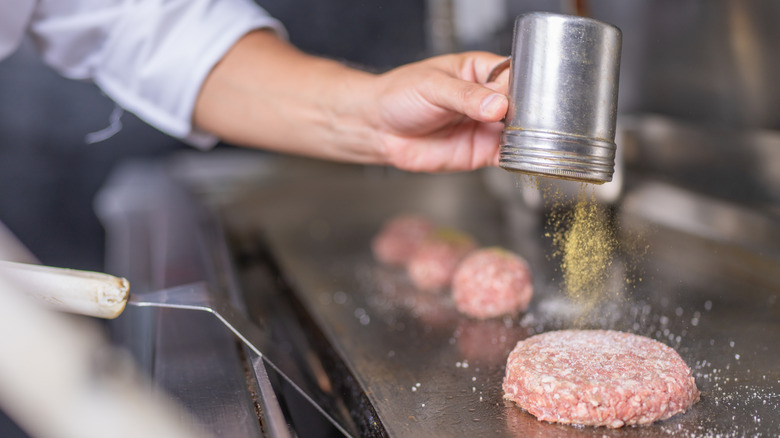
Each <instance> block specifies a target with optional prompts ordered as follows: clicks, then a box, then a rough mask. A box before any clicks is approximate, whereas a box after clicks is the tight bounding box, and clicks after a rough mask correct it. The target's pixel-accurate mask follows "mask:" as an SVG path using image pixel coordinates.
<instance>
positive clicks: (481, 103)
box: [420, 75, 509, 122]
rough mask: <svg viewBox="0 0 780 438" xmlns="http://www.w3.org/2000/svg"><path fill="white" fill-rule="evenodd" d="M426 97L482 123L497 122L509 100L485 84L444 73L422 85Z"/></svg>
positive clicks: (422, 91) (422, 93) (503, 113)
mask: <svg viewBox="0 0 780 438" xmlns="http://www.w3.org/2000/svg"><path fill="white" fill-rule="evenodd" d="M420 93H421V95H422V97H423V98H424V99H426V100H427V101H429V102H430V103H432V104H434V105H436V106H439V107H441V108H444V109H447V110H450V111H455V112H458V113H461V114H465V115H466V116H468V117H470V118H471V119H474V120H477V121H480V122H496V121H499V120H501V119H502V118H503V117H504V116H505V115H506V111H507V108H508V107H509V102H508V101H507V98H506V96H505V95H503V94H501V93H497V92H495V91H493V90H491V89H490V88H488V87H485V86H483V85H480V84H477V83H474V82H468V81H464V80H462V79H458V78H454V77H449V76H446V75H441V76H440V77H438V76H437V77H434V78H431V79H430V80H429V81H428V84H426V85H424V86H422V89H421V90H420Z"/></svg>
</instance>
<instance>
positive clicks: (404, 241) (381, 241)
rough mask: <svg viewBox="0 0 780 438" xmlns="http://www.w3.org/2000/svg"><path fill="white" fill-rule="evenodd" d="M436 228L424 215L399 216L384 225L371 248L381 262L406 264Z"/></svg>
mask: <svg viewBox="0 0 780 438" xmlns="http://www.w3.org/2000/svg"><path fill="white" fill-rule="evenodd" d="M434 228H435V226H434V224H433V223H432V222H431V221H429V220H428V219H425V218H423V217H419V216H413V215H401V216H397V217H395V218H393V219H390V220H388V221H387V222H385V223H384V224H383V225H382V229H381V230H379V233H378V234H377V235H376V237H374V239H373V241H372V242H371V250H372V252H373V253H374V257H375V258H376V259H377V260H378V261H379V262H380V263H384V264H386V265H392V266H405V265H406V263H407V262H408V261H409V259H410V258H411V257H412V255H413V254H414V253H415V252H417V249H418V248H419V247H420V244H421V243H422V242H423V241H424V240H425V238H426V237H428V236H429V235H430V234H431V232H433V230H434Z"/></svg>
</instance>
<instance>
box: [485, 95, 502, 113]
mask: <svg viewBox="0 0 780 438" xmlns="http://www.w3.org/2000/svg"><path fill="white" fill-rule="evenodd" d="M502 100H504V96H503V95H501V94H498V93H493V94H491V95H490V96H488V97H486V98H484V99H482V104H481V105H480V110H481V111H482V113H483V114H490V115H492V114H494V113H495V112H496V111H498V110H499V106H500V105H501V101H502Z"/></svg>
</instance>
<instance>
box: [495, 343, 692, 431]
mask: <svg viewBox="0 0 780 438" xmlns="http://www.w3.org/2000/svg"><path fill="white" fill-rule="evenodd" d="M504 398H506V399H507V400H511V401H513V402H515V403H517V404H518V405H519V406H520V407H521V408H523V409H525V410H526V411H528V412H530V413H531V414H532V415H534V416H535V417H536V418H537V419H539V420H544V421H550V422H558V423H569V424H579V425H591V426H607V427H610V428H617V427H622V426H624V425H641V424H650V423H652V422H654V421H658V420H664V419H667V418H669V417H671V416H673V415H675V414H678V413H681V412H685V411H686V410H687V409H688V408H690V407H691V406H692V405H693V404H694V403H695V402H696V401H698V400H699V391H698V389H697V388H696V383H695V382H694V379H693V376H692V375H691V370H690V368H688V366H687V365H686V364H685V362H683V360H682V358H680V356H679V355H678V354H677V352H676V351H674V350H673V349H671V348H670V347H668V346H666V345H664V344H662V343H660V342H657V341H654V340H652V339H650V338H646V337H643V336H638V335H633V334H630V333H622V332H617V331H610V330H562V331H554V332H548V333H543V334H540V335H536V336H532V337H530V338H528V339H525V340H523V341H520V342H518V343H517V346H516V347H515V349H514V350H512V352H511V353H510V355H509V359H508V360H507V367H506V376H505V377H504Z"/></svg>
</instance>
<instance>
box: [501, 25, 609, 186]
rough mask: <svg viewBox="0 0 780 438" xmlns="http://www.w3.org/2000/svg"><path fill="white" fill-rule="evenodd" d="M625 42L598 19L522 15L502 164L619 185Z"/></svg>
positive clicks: (516, 36)
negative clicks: (618, 137)
mask: <svg viewBox="0 0 780 438" xmlns="http://www.w3.org/2000/svg"><path fill="white" fill-rule="evenodd" d="M621 39H622V36H621V32H620V29H618V28H617V27H615V26H612V25H610V24H606V23H602V22H600V21H597V20H593V19H590V18H583V17H577V16H569V15H560V14H552V13H543V12H534V13H530V14H524V15H520V16H518V17H517V19H516V20H515V31H514V40H513V43H512V56H511V58H510V61H511V62H510V64H511V67H510V77H509V110H508V112H507V116H506V121H505V127H504V131H503V133H502V135H501V159H500V166H501V167H503V168H504V169H506V170H509V171H513V172H524V173H529V174H534V175H541V176H547V177H553V178H563V179H569V180H576V181H584V182H589V183H596V184H602V183H605V182H609V181H611V180H612V174H613V172H614V167H615V150H616V146H615V122H616V116H617V96H618V76H619V71H620V48H621ZM505 67H506V65H504V66H503V67H502V65H499V66H496V69H503V68H505ZM496 69H494V72H495V70H496Z"/></svg>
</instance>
